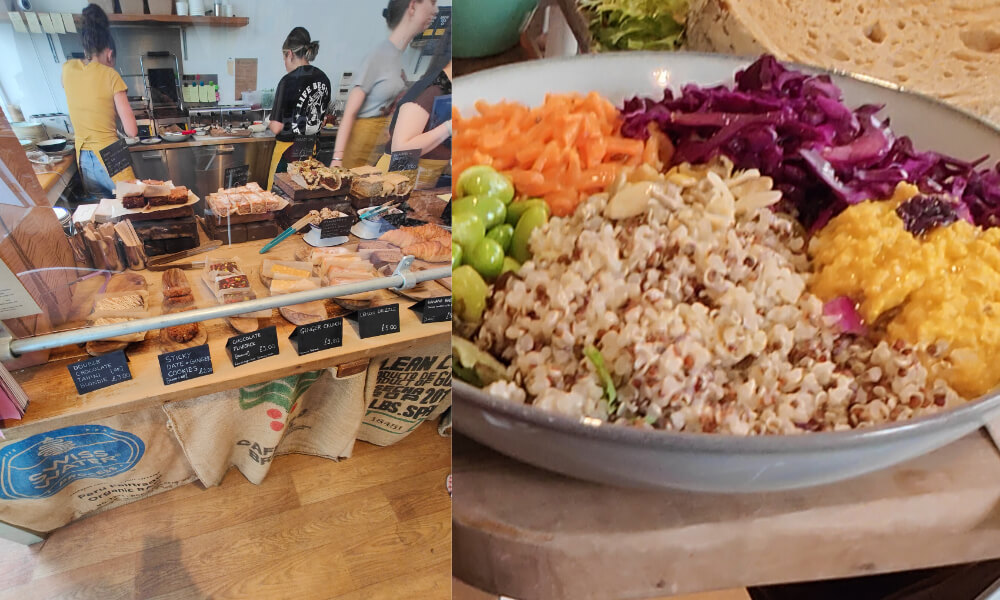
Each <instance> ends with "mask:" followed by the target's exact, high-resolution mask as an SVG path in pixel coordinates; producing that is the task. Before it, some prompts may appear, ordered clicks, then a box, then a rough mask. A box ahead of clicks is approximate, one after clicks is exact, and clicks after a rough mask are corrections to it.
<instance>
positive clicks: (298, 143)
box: [291, 135, 316, 161]
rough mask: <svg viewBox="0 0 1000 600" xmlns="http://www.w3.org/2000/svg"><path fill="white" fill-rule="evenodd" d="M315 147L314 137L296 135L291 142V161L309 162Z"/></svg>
mask: <svg viewBox="0 0 1000 600" xmlns="http://www.w3.org/2000/svg"><path fill="white" fill-rule="evenodd" d="M315 146H316V136H314V135H297V136H295V138H294V139H293V140H292V148H291V161H299V160H309V159H310V158H312V155H313V148H314V147H315Z"/></svg>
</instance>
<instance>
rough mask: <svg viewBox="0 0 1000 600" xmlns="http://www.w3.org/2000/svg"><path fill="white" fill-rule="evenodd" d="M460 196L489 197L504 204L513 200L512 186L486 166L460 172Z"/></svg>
mask: <svg viewBox="0 0 1000 600" xmlns="http://www.w3.org/2000/svg"><path fill="white" fill-rule="evenodd" d="M458 193H459V195H460V196H480V197H486V196H490V197H493V198H496V199H497V200H500V201H501V202H503V203H504V204H510V201H511V200H513V199H514V184H513V183H511V181H510V180H509V179H507V178H506V177H504V176H503V175H501V174H500V173H498V172H497V170H496V169H494V168H493V167H490V166H488V165H476V166H474V167H469V168H468V169H466V170H464V171H462V174H461V175H460V176H459V178H458Z"/></svg>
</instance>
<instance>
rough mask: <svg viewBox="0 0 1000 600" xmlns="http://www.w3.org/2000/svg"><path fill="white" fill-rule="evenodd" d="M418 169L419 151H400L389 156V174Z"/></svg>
mask: <svg viewBox="0 0 1000 600" xmlns="http://www.w3.org/2000/svg"><path fill="white" fill-rule="evenodd" d="M419 167H420V150H400V151H399V152H393V153H392V154H391V155H389V172H390V173H395V172H397V171H416V170H417V169H418V168H419Z"/></svg>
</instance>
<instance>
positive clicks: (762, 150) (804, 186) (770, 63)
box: [622, 55, 1000, 229]
mask: <svg viewBox="0 0 1000 600" xmlns="http://www.w3.org/2000/svg"><path fill="white" fill-rule="evenodd" d="M882 108H883V107H882V106H876V105H870V104H868V105H864V106H861V107H859V108H857V109H854V110H851V109H850V108H848V107H847V106H845V105H844V103H843V101H842V95H841V92H840V89H839V88H838V87H837V86H836V85H835V84H834V83H833V82H832V81H831V80H830V78H829V77H828V76H826V75H807V74H805V73H802V72H799V71H794V70H791V69H787V68H785V67H784V66H782V65H781V64H780V63H779V62H778V61H777V60H776V59H775V58H774V57H773V56H770V55H764V56H761V57H760V58H759V59H757V61H756V62H754V63H753V64H752V65H750V66H749V67H747V68H746V69H743V70H742V71H739V72H737V74H736V85H735V87H733V88H729V87H727V86H716V87H709V88H702V87H698V86H696V85H686V86H684V87H683V88H682V89H681V93H680V95H679V96H677V97H674V94H673V92H672V91H671V90H669V89H668V90H666V91H665V92H664V96H663V99H662V100H660V101H656V100H653V99H648V98H639V97H636V98H633V99H631V100H628V101H626V102H625V106H624V108H623V110H622V113H623V116H624V123H623V125H622V134H623V135H625V136H628V137H632V138H640V139H646V138H647V137H648V136H649V131H648V129H647V126H648V124H649V123H651V122H655V123H656V124H657V125H658V126H659V128H660V130H661V131H663V132H664V133H666V134H667V135H668V136H669V137H670V139H671V140H672V141H673V143H674V145H675V147H676V153H675V155H674V158H673V161H674V162H675V163H681V162H691V163H702V162H705V161H707V160H709V159H711V158H713V157H715V156H717V155H719V154H723V155H725V156H728V157H729V158H730V159H731V160H732V161H733V163H734V164H735V165H736V167H737V168H740V169H750V168H756V169H759V170H760V172H761V173H763V174H764V175H767V176H769V177H771V178H772V179H773V180H774V184H775V188H776V189H778V190H780V191H781V192H782V194H783V196H784V199H783V201H782V202H783V206H781V208H782V209H783V210H785V211H787V212H790V213H791V214H794V215H796V216H797V217H798V219H799V220H800V221H801V222H802V223H803V225H805V226H806V227H810V228H813V229H815V228H818V227H821V226H822V225H823V224H825V223H826V221H827V220H829V218H830V217H832V216H833V215H835V214H837V213H839V212H840V211H841V210H843V209H844V208H846V207H847V206H848V205H851V204H856V203H858V202H861V201H863V200H868V199H884V198H887V197H889V196H891V195H892V192H893V190H894V189H895V187H896V184H897V183H899V182H900V181H909V182H911V183H915V184H916V185H917V187H919V188H920V190H921V191H922V192H923V193H925V194H947V195H949V196H952V197H954V198H956V199H958V200H960V201H961V202H962V203H963V204H964V205H965V207H967V209H968V211H969V212H970V213H971V215H972V218H973V220H974V222H975V223H976V224H977V225H980V226H982V227H993V226H1000V164H998V165H996V166H994V167H993V168H983V169H980V170H977V167H979V166H980V165H981V164H982V163H983V162H985V161H986V159H987V157H985V156H984V157H982V158H980V159H978V160H974V161H971V162H970V161H964V160H959V159H957V158H953V157H950V156H945V155H943V154H939V153H937V152H931V151H926V152H918V151H917V150H915V149H914V148H913V142H912V141H911V140H910V139H909V138H907V137H897V136H895V135H894V134H893V133H892V131H891V130H890V129H889V120H888V119H884V120H880V119H879V118H878V117H877V116H876V114H877V113H878V112H879V111H880V110H882ZM963 212H964V211H963Z"/></svg>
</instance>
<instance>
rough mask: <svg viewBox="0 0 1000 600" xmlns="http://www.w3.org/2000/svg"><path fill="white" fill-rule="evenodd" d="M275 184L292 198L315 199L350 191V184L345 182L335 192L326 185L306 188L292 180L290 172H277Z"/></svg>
mask: <svg viewBox="0 0 1000 600" xmlns="http://www.w3.org/2000/svg"><path fill="white" fill-rule="evenodd" d="M274 185H276V186H277V187H279V188H281V191H282V192H284V193H285V195H286V196H288V198H289V199H291V200H314V199H316V198H330V197H333V196H344V195H346V194H347V192H349V191H350V185H343V184H342V185H341V186H340V189H338V190H337V191H334V192H331V191H330V190H328V189H326V188H324V187H321V188H318V189H315V190H309V189H305V188H303V187H301V186H299V185H298V184H296V183H295V182H294V181H292V176H291V175H289V174H288V173H275V174H274Z"/></svg>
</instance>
